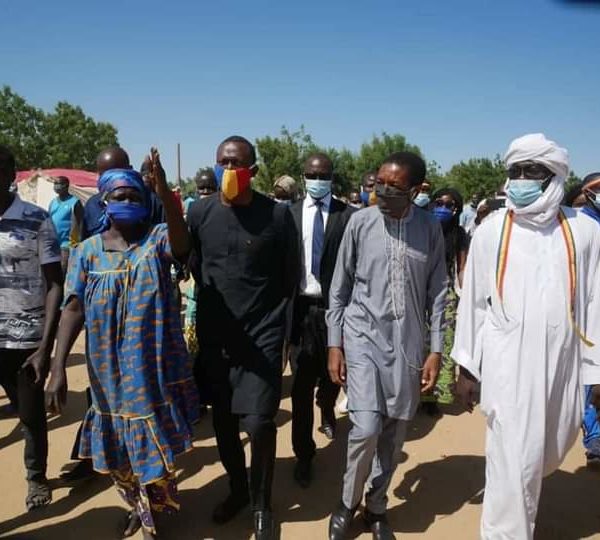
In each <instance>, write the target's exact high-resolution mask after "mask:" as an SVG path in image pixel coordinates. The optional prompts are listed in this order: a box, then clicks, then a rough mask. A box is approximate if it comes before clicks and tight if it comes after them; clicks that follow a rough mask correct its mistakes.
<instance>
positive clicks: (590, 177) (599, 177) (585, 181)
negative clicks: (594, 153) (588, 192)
mask: <svg viewBox="0 0 600 540" xmlns="http://www.w3.org/2000/svg"><path fill="white" fill-rule="evenodd" d="M596 180H600V172H593V173H590V174H588V175H587V176H586V177H585V178H584V179H583V182H582V187H585V186H587V185H588V184H591V183H592V182H595V181H596Z"/></svg>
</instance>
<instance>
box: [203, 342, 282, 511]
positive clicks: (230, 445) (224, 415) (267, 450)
mask: <svg viewBox="0 0 600 540" xmlns="http://www.w3.org/2000/svg"><path fill="white" fill-rule="evenodd" d="M200 361H201V362H202V368H203V369H202V370H197V371H196V373H197V374H200V373H202V375H203V376H204V377H206V379H207V381H206V380H205V381H196V382H197V383H199V384H198V386H201V385H203V386H204V385H206V382H208V385H209V387H210V397H211V403H212V412H213V427H214V430H215V435H216V437H217V447H218V450H219V457H220V458H221V462H222V463H223V467H225V470H226V471H227V474H228V476H229V485H230V488H231V493H232V494H234V495H236V496H246V495H247V494H248V491H249V492H250V499H251V501H252V509H253V510H269V509H270V507H271V488H272V484H273V470H274V468H275V451H276V441H277V427H276V425H275V413H276V411H275V412H274V413H273V414H234V413H232V411H231V400H232V394H233V392H232V388H231V383H230V381H229V362H228V360H227V359H226V358H224V357H223V356H222V354H221V352H220V351H218V350H215V351H207V350H204V351H203V353H202V354H201V355H200ZM240 430H243V431H245V432H246V433H248V435H249V437H250V451H251V461H250V489H249V490H248V475H247V472H246V456H245V455H244V448H243V446H242V442H241V440H240Z"/></svg>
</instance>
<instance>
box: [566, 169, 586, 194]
mask: <svg viewBox="0 0 600 540" xmlns="http://www.w3.org/2000/svg"><path fill="white" fill-rule="evenodd" d="M582 181H583V180H582V179H581V178H579V176H577V175H576V174H575V173H574V172H573V171H570V172H569V176H568V177H567V182H566V183H565V193H567V192H568V191H569V190H571V189H573V188H574V187H575V186H576V185H577V184H581V182H582Z"/></svg>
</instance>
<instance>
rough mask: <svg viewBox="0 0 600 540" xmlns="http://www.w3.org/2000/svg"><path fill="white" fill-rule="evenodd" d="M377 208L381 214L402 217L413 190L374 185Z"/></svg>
mask: <svg viewBox="0 0 600 540" xmlns="http://www.w3.org/2000/svg"><path fill="white" fill-rule="evenodd" d="M375 193H376V194H377V206H379V210H380V211H381V213H382V214H385V215H388V216H391V217H395V216H402V215H403V214H404V211H405V210H406V208H407V207H408V206H409V205H410V203H411V201H412V198H413V190H412V189H409V190H406V191H405V190H403V189H399V188H397V187H393V186H390V185H388V184H376V185H375Z"/></svg>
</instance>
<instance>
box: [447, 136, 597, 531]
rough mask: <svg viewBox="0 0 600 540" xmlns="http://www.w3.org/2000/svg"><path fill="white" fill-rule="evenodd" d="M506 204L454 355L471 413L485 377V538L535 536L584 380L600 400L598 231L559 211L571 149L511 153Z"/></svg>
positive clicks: (477, 239)
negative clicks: (546, 482)
mask: <svg viewBox="0 0 600 540" xmlns="http://www.w3.org/2000/svg"><path fill="white" fill-rule="evenodd" d="M505 162H506V168H507V176H508V178H509V180H508V181H507V183H506V193H507V200H506V209H503V210H498V211H496V212H494V214H493V215H491V216H489V217H488V218H487V219H486V220H485V221H484V222H483V223H482V224H481V225H480V226H479V227H478V228H477V230H476V232H475V235H474V236H473V241H472V242H471V249H470V252H469V258H468V260H467V267H466V272H465V277H464V281H463V291H462V296H461V300H460V305H459V308H458V318H457V324H456V336H455V341H454V349H453V351H452V357H453V358H454V359H455V360H456V362H457V363H458V364H459V365H460V366H461V374H460V377H459V379H458V384H457V392H458V394H459V396H460V397H461V399H462V401H463V403H464V404H465V406H466V407H467V408H468V409H469V410H472V407H473V400H474V396H475V392H476V385H477V382H478V381H480V382H481V410H482V412H483V413H484V414H485V416H486V420H487V434H486V439H487V440H486V487H485V497H484V500H483V517H482V522H481V537H482V538H483V539H485V540H508V539H511V540H531V539H532V538H533V535H534V527H535V519H536V515H537V509H538V502H539V497H540V491H541V486H542V478H543V477H544V476H547V475H548V474H550V473H552V472H553V471H554V470H555V469H557V468H558V466H559V465H560V464H561V462H562V461H563V459H564V457H565V455H566V454H567V452H568V451H569V449H570V448H571V446H572V445H573V442H574V441H575V439H576V438H577V434H578V432H579V429H580V425H581V419H582V415H583V401H584V400H583V386H582V383H583V384H589V385H595V386H594V388H593V389H592V392H593V394H594V398H593V400H592V401H593V403H594V404H597V403H598V401H600V386H598V384H599V383H600V320H599V317H600V304H599V302H600V280H599V279H598V273H597V269H598V266H599V264H600V236H598V230H597V229H598V226H597V224H596V223H594V221H592V220H591V219H589V218H588V217H587V216H585V215H584V214H582V213H581V212H577V211H575V210H573V209H571V208H565V207H561V206H560V203H561V201H562V199H563V195H564V184H565V180H566V178H567V175H568V173H569V161H568V155H567V151H566V150H565V149H564V148H560V147H559V146H558V145H557V144H556V143H555V142H553V141H549V140H548V139H546V137H544V135H542V134H541V133H535V134H531V135H525V136H524V137H520V138H519V139H516V140H514V141H513V142H512V143H511V145H510V147H509V149H508V152H507V153H506V157H505Z"/></svg>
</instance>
